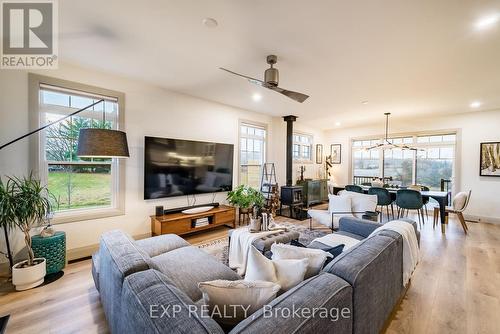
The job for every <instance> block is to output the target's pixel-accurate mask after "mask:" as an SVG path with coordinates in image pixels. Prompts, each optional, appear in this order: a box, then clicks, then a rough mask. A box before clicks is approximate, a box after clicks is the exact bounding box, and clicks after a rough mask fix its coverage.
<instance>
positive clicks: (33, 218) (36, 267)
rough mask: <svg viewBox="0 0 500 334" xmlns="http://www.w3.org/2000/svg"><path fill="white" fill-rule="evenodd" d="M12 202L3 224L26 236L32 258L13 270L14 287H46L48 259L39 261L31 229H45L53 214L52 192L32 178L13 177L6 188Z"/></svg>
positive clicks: (3, 212) (6, 206)
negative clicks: (49, 216) (50, 194)
mask: <svg viewBox="0 0 500 334" xmlns="http://www.w3.org/2000/svg"><path fill="white" fill-rule="evenodd" d="M2 187H3V188H4V189H7V192H6V194H7V195H5V194H4V195H3V196H7V197H8V199H4V202H5V203H9V204H8V205H7V204H6V205H5V207H2V212H1V213H2V219H1V221H2V222H4V224H6V223H5V222H9V223H8V224H11V225H13V226H16V227H18V228H19V229H20V230H21V231H22V232H23V234H24V242H25V243H26V248H27V251H28V258H27V259H26V260H24V261H21V262H19V263H16V264H15V265H14V266H13V267H12V284H14V285H15V286H16V290H27V289H31V288H34V287H36V286H38V285H40V284H42V283H43V279H44V277H45V274H46V261H45V259H44V258H35V256H34V254H33V249H32V248H31V234H30V232H31V229H32V228H33V227H35V226H39V225H41V224H42V223H43V222H44V220H45V218H46V217H47V215H48V214H49V213H50V211H51V207H52V205H51V203H50V201H49V192H48V190H47V187H45V186H42V184H41V182H40V180H37V179H36V178H34V177H33V175H32V174H30V176H29V177H23V178H17V177H9V178H8V179H7V182H6V183H5V184H4V185H3V186H2Z"/></svg>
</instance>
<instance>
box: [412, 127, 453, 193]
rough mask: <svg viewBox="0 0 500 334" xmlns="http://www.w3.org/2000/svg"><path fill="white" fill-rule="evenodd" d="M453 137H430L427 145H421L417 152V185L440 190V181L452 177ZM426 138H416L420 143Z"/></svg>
mask: <svg viewBox="0 0 500 334" xmlns="http://www.w3.org/2000/svg"><path fill="white" fill-rule="evenodd" d="M455 137H456V136H455V135H444V136H430V137H428V139H429V144H428V145H421V147H420V148H421V150H420V151H418V152H417V168H416V174H417V175H416V179H417V183H418V184H424V185H426V186H428V187H429V188H431V189H436V190H437V189H440V187H441V179H445V180H449V179H451V178H452V177H453V164H454V160H455V140H456V138H455ZM424 138H426V137H418V138H417V141H418V142H420V143H422V142H425V143H427V142H426V141H423V140H427V139H424Z"/></svg>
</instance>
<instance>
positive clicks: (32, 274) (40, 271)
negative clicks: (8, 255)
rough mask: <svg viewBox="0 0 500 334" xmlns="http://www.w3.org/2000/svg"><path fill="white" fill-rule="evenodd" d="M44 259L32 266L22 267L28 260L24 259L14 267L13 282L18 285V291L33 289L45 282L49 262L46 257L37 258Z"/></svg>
mask: <svg viewBox="0 0 500 334" xmlns="http://www.w3.org/2000/svg"><path fill="white" fill-rule="evenodd" d="M35 260H43V261H42V262H40V263H38V264H35V265H34V266H31V267H25V268H21V265H22V264H24V263H26V262H28V261H27V260H26V261H22V262H19V263H16V264H15V265H14V266H13V267H12V284H14V285H15V286H16V290H17V291H22V290H28V289H32V288H34V287H36V286H39V285H40V284H42V283H43V279H44V277H45V274H46V272H47V264H46V261H45V259H44V258H35Z"/></svg>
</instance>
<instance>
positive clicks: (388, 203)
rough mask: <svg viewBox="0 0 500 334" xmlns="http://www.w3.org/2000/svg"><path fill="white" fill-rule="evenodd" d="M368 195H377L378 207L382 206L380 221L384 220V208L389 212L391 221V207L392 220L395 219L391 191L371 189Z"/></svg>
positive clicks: (388, 216)
mask: <svg viewBox="0 0 500 334" xmlns="http://www.w3.org/2000/svg"><path fill="white" fill-rule="evenodd" d="M368 195H377V206H380V220H382V219H383V215H384V206H385V208H386V211H387V220H389V219H391V218H390V214H389V207H391V211H392V219H394V206H393V205H392V198H391V194H390V193H389V190H387V189H385V188H381V187H371V188H370V189H368Z"/></svg>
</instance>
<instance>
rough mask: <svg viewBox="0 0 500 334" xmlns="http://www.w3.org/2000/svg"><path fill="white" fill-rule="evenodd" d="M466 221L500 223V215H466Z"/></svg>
mask: <svg viewBox="0 0 500 334" xmlns="http://www.w3.org/2000/svg"><path fill="white" fill-rule="evenodd" d="M464 218H465V220H466V221H470V222H474V223H489V224H500V218H499V217H486V216H478V215H467V214H466V215H464Z"/></svg>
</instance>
